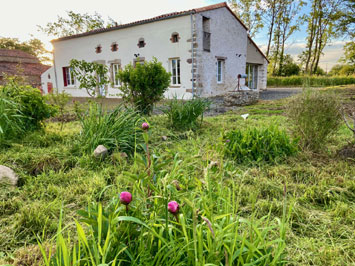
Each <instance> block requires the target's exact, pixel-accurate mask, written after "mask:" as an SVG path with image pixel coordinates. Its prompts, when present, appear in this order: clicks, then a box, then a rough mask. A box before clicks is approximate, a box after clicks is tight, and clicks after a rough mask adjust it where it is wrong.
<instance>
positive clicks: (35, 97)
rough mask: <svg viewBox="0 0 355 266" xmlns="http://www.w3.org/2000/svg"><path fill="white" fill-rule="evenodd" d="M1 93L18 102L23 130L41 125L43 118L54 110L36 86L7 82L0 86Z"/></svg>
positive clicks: (52, 113)
mask: <svg viewBox="0 0 355 266" xmlns="http://www.w3.org/2000/svg"><path fill="white" fill-rule="evenodd" d="M0 90H1V91H2V95H3V96H4V97H6V98H8V99H11V100H12V101H13V102H15V103H16V104H18V107H19V112H20V113H21V115H22V117H23V119H22V121H23V127H24V129H25V131H32V130H35V129H39V128H41V127H42V122H43V120H45V119H47V118H50V117H51V116H52V115H54V114H55V112H56V110H55V108H54V107H52V106H50V105H49V104H47V103H46V102H45V99H44V97H43V96H42V94H41V92H40V90H39V89H37V88H32V87H31V86H24V85H18V84H17V83H16V82H9V83H8V84H7V85H5V86H4V87H2V88H0Z"/></svg>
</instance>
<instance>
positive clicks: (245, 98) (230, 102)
mask: <svg viewBox="0 0 355 266" xmlns="http://www.w3.org/2000/svg"><path fill="white" fill-rule="evenodd" d="M208 99H209V100H210V101H211V102H212V103H211V107H210V112H211V113H224V112H227V111H229V110H233V109H235V108H237V107H238V106H245V105H251V104H254V103H256V102H258V100H259V91H257V90H245V91H229V92H226V93H224V94H220V95H217V96H212V97H208Z"/></svg>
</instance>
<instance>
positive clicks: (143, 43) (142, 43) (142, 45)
mask: <svg viewBox="0 0 355 266" xmlns="http://www.w3.org/2000/svg"><path fill="white" fill-rule="evenodd" d="M137 45H138V47H139V48H143V47H144V46H145V42H144V39H143V38H140V39H139V40H138V44H137Z"/></svg>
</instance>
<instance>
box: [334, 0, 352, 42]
mask: <svg viewBox="0 0 355 266" xmlns="http://www.w3.org/2000/svg"><path fill="white" fill-rule="evenodd" d="M354 14H355V0H343V1H342V2H341V6H340V10H339V12H338V13H337V14H336V22H337V29H338V30H339V31H340V32H341V33H342V34H343V35H345V36H347V37H350V39H352V40H354V39H355V15H354Z"/></svg>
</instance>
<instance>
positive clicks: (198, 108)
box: [163, 97, 210, 130]
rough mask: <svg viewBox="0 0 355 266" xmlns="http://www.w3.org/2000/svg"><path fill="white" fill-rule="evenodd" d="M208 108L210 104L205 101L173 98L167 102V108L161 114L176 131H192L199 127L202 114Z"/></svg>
mask: <svg viewBox="0 0 355 266" xmlns="http://www.w3.org/2000/svg"><path fill="white" fill-rule="evenodd" d="M209 106H210V102H209V101H208V100H206V99H201V98H194V99H192V100H188V101H183V100H178V99H177V98H176V97H175V98H174V99H172V100H169V101H168V107H167V108H166V109H164V110H163V112H164V113H165V114H166V115H167V116H168V119H169V124H170V126H171V127H172V128H174V129H178V130H186V129H194V128H196V127H199V126H200V125H201V123H202V120H203V114H204V112H205V111H206V110H207V109H208V107H209ZM199 117H200V118H201V119H200V120H199V119H198V118H199ZM199 122H200V123H199Z"/></svg>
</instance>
